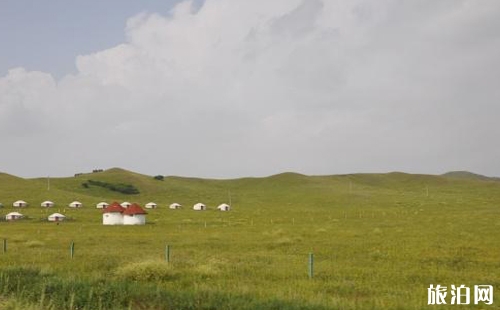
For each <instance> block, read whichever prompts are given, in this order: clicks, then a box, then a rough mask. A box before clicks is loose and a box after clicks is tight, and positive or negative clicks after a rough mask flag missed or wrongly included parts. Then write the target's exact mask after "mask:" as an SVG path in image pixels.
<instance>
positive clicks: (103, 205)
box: [95, 201, 109, 209]
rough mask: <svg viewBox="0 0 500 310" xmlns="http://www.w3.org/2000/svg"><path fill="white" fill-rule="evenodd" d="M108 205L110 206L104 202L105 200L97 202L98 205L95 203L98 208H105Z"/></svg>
mask: <svg viewBox="0 0 500 310" xmlns="http://www.w3.org/2000/svg"><path fill="white" fill-rule="evenodd" d="M107 206H109V203H107V202H104V201H102V202H99V203H98V204H96V205H95V207H96V208H97V209H104V208H106V207H107Z"/></svg>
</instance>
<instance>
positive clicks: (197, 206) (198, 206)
mask: <svg viewBox="0 0 500 310" xmlns="http://www.w3.org/2000/svg"><path fill="white" fill-rule="evenodd" d="M206 209H207V206H205V205H204V204H202V203H201V202H198V203H197V204H195V205H194V206H193V210H195V211H203V210H206Z"/></svg>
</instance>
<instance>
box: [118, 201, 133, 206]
mask: <svg viewBox="0 0 500 310" xmlns="http://www.w3.org/2000/svg"><path fill="white" fill-rule="evenodd" d="M120 205H121V206H122V207H124V208H128V207H130V206H131V205H132V204H131V203H130V202H128V201H124V202H122V203H121V204H120Z"/></svg>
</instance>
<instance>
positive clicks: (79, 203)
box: [69, 201, 83, 208]
mask: <svg viewBox="0 0 500 310" xmlns="http://www.w3.org/2000/svg"><path fill="white" fill-rule="evenodd" d="M69 207H70V208H81V207H83V204H82V203H81V202H79V201H73V202H72V203H70V204H69Z"/></svg>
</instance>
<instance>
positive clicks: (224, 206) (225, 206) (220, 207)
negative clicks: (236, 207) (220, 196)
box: [217, 203, 231, 211]
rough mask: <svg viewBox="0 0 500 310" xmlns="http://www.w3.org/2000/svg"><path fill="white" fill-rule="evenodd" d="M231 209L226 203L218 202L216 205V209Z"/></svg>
mask: <svg viewBox="0 0 500 310" xmlns="http://www.w3.org/2000/svg"><path fill="white" fill-rule="evenodd" d="M230 209H231V206H229V205H228V204H227V203H223V204H220V205H219V206H218V207H217V210H219V211H229V210H230Z"/></svg>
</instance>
